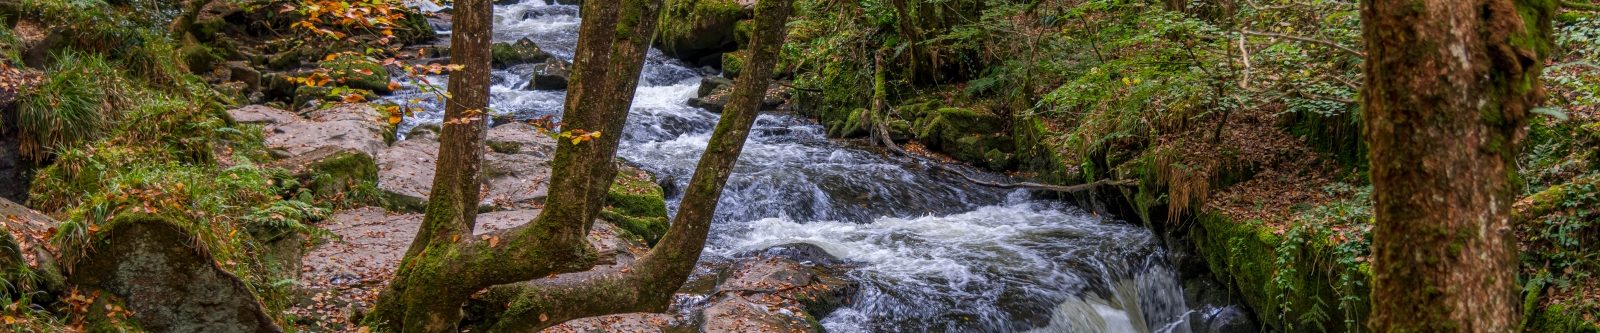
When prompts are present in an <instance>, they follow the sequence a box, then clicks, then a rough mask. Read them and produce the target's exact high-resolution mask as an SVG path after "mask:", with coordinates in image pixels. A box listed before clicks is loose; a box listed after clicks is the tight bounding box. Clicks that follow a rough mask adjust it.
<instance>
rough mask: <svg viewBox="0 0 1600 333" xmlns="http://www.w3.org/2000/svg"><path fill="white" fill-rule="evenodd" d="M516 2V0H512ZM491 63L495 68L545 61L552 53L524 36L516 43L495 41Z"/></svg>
mask: <svg viewBox="0 0 1600 333" xmlns="http://www.w3.org/2000/svg"><path fill="white" fill-rule="evenodd" d="M512 2H513V3H515V2H516V1H515V0H512ZM490 54H491V56H490V58H491V59H492V61H491V63H492V64H493V65H494V67H495V68H505V67H510V66H514V65H521V64H531V63H537V62H544V61H545V60H548V59H550V58H551V56H550V53H548V52H545V51H544V50H541V49H539V45H538V44H535V43H534V42H533V40H531V39H527V38H523V39H520V40H517V41H516V42H514V43H494V45H493V46H490Z"/></svg>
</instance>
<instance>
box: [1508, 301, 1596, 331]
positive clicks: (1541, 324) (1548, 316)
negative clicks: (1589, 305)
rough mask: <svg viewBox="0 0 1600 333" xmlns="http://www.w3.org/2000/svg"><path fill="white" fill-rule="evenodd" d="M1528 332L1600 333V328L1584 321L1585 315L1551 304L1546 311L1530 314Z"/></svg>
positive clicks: (1564, 306) (1560, 305) (1563, 306)
mask: <svg viewBox="0 0 1600 333" xmlns="http://www.w3.org/2000/svg"><path fill="white" fill-rule="evenodd" d="M1528 315H1529V316H1530V318H1529V320H1528V327H1527V329H1526V331H1527V332H1545V333H1578V332H1585V333H1593V332H1600V326H1595V325H1594V323H1591V322H1589V321H1588V320H1585V319H1584V316H1585V314H1583V313H1580V312H1579V311H1575V310H1571V309H1569V308H1568V307H1567V306H1566V305H1563V304H1551V305H1550V306H1548V307H1546V308H1544V310H1541V311H1538V312H1537V313H1531V314H1528ZM1590 315H1593V314H1590Z"/></svg>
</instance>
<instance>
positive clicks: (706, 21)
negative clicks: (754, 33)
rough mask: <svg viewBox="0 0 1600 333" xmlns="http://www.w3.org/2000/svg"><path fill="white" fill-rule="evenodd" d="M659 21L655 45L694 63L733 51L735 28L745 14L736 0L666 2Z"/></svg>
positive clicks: (671, 0) (681, 0)
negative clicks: (706, 57)
mask: <svg viewBox="0 0 1600 333" xmlns="http://www.w3.org/2000/svg"><path fill="white" fill-rule="evenodd" d="M661 18H662V20H661V25H660V26H659V27H657V29H656V39H655V46H656V47H657V48H660V49H661V50H662V51H663V52H666V53H667V54H668V55H671V56H673V57H677V58H679V59H684V60H688V61H697V60H699V59H700V58H701V57H705V56H708V55H712V54H716V53H723V52H728V51H733V50H734V49H735V48H737V45H738V44H737V41H736V39H735V37H734V36H735V35H736V33H735V31H736V30H737V25H738V23H739V21H740V20H743V19H747V18H749V13H748V12H747V11H746V10H745V6H744V5H743V4H740V1H738V0H670V1H668V2H667V4H666V7H665V8H663V9H662V12H661Z"/></svg>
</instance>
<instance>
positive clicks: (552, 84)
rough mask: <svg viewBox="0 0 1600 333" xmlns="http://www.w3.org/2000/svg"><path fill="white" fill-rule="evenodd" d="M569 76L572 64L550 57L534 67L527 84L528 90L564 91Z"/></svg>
mask: <svg viewBox="0 0 1600 333" xmlns="http://www.w3.org/2000/svg"><path fill="white" fill-rule="evenodd" d="M571 76H572V64H569V63H567V62H566V61H565V60H561V59H557V58H553V57H552V58H550V59H546V60H545V61H544V63H542V64H538V65H534V67H533V80H532V81H529V82H528V90H564V89H567V80H568V77H571Z"/></svg>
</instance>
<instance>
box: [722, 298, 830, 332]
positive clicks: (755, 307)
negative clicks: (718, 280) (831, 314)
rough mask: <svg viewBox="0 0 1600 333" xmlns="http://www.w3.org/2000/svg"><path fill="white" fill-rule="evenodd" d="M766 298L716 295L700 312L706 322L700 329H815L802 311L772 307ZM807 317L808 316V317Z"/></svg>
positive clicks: (793, 330) (771, 330) (786, 330)
mask: <svg viewBox="0 0 1600 333" xmlns="http://www.w3.org/2000/svg"><path fill="white" fill-rule="evenodd" d="M763 303H768V302H767V300H763V299H759V298H758V299H755V300H752V299H750V298H748V297H745V296H739V295H729V296H725V297H722V298H720V299H717V300H716V301H714V302H712V303H711V306H709V307H706V309H705V311H704V312H703V313H702V315H703V316H705V323H703V324H701V326H700V331H701V332H706V333H735V332H817V331H820V328H818V327H812V326H811V325H810V322H811V321H815V319H810V318H807V317H806V316H805V315H804V313H802V312H798V311H796V310H797V309H796V308H794V307H776V308H774V307H772V306H771V305H770V304H763ZM808 319H809V320H808Z"/></svg>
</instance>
